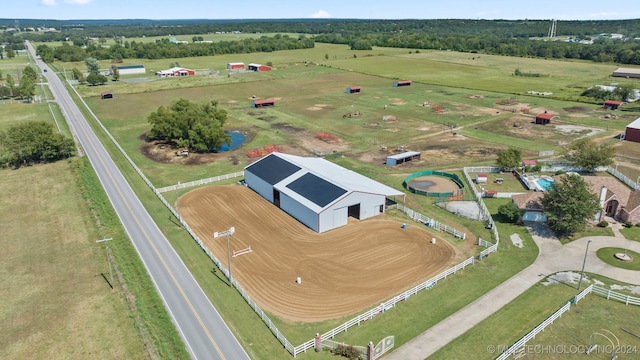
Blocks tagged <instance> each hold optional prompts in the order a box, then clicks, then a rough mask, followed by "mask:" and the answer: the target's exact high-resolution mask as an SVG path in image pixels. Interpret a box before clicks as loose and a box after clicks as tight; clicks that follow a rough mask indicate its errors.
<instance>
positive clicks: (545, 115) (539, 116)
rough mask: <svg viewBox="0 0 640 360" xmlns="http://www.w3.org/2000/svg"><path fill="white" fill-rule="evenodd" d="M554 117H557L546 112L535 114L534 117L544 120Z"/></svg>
mask: <svg viewBox="0 0 640 360" xmlns="http://www.w3.org/2000/svg"><path fill="white" fill-rule="evenodd" d="M555 117H558V115H553V114H546V113H545V114H538V115H536V119H545V120H551V119H553V118H555Z"/></svg>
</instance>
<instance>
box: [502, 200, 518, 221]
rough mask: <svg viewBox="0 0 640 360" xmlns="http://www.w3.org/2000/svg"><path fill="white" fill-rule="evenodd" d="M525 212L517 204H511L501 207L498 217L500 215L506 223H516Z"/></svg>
mask: <svg viewBox="0 0 640 360" xmlns="http://www.w3.org/2000/svg"><path fill="white" fill-rule="evenodd" d="M522 213H523V211H522V210H520V208H519V207H518V205H516V203H514V202H513V201H512V202H509V203H508V204H504V205H500V207H499V208H498V215H500V216H501V217H502V218H503V219H504V220H505V221H506V222H510V223H516V222H518V220H520V217H522Z"/></svg>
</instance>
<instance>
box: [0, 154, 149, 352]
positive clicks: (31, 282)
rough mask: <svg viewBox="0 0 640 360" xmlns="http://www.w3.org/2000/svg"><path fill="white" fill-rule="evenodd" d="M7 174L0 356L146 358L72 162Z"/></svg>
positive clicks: (1, 184)
mask: <svg viewBox="0 0 640 360" xmlns="http://www.w3.org/2000/svg"><path fill="white" fill-rule="evenodd" d="M1 174H2V175H1V176H0V179H1V180H0V192H1V193H2V194H5V195H4V196H2V197H0V204H1V206H0V213H1V215H0V216H1V217H2V219H3V224H4V225H3V232H2V236H0V245H1V246H2V249H3V260H2V262H1V263H0V273H1V274H2V276H0V288H2V289H3V293H4V296H2V297H0V322H1V323H2V324H3V326H2V336H1V337H0V357H2V358H3V359H46V358H50V359H63V358H64V359H86V358H94V359H117V358H128V359H144V358H146V355H145V352H144V349H143V348H142V345H141V343H140V338H139V336H138V335H137V331H136V329H135V326H134V323H133V321H132V320H131V319H130V318H129V315H128V312H127V310H126V304H125V303H124V301H123V298H122V297H121V294H120V293H118V292H114V291H112V290H111V289H110V287H109V286H108V284H107V282H106V281H105V278H103V276H102V274H106V276H107V277H108V276H109V269H108V267H107V263H106V258H105V250H104V248H103V247H102V246H100V245H98V244H96V243H95V240H96V239H98V238H99V237H100V235H99V233H98V231H97V229H96V227H95V225H94V224H93V222H92V219H91V216H90V209H89V208H88V206H87V204H86V202H85V201H84V199H83V197H82V194H81V193H80V191H79V189H78V187H77V186H76V184H77V183H76V179H75V178H74V175H73V172H72V171H71V169H70V165H69V163H68V162H65V161H61V162H58V163H55V164H50V165H38V166H30V167H25V168H21V169H19V170H3V171H1ZM9 194H10V195H9ZM60 214H64V216H60Z"/></svg>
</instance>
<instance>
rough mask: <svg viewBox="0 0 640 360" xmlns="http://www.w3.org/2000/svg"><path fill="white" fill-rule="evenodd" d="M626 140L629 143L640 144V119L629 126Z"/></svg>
mask: <svg viewBox="0 0 640 360" xmlns="http://www.w3.org/2000/svg"><path fill="white" fill-rule="evenodd" d="M624 139H625V140H627V141H633V142H640V118H637V119H635V120H634V121H632V122H631V124H629V125H627V128H626V129H625V131H624Z"/></svg>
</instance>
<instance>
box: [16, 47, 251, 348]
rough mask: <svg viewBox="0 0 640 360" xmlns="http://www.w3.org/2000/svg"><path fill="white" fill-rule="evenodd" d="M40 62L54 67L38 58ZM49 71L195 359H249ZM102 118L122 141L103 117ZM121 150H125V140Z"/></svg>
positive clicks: (65, 110)
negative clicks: (123, 147)
mask: <svg viewBox="0 0 640 360" xmlns="http://www.w3.org/2000/svg"><path fill="white" fill-rule="evenodd" d="M26 45H27V48H28V49H29V51H30V52H31V53H32V54H33V56H34V58H35V50H34V48H33V46H32V45H31V44H30V43H29V42H26ZM36 65H37V66H39V67H40V68H42V69H49V68H48V66H47V65H46V64H45V63H43V62H42V60H39V59H37V58H36ZM45 76H46V77H47V79H48V81H49V87H50V88H51V92H52V93H53V94H54V97H55V98H56V101H57V102H58V104H59V105H60V108H61V110H62V113H63V114H64V115H65V118H66V120H67V122H68V123H69V127H70V128H71V130H72V132H73V133H74V136H75V137H76V139H77V141H78V142H79V143H80V144H81V147H82V148H83V150H84V153H85V154H86V156H87V158H88V159H89V161H90V162H91V165H92V167H93V168H94V170H95V172H96V175H97V176H98V178H99V179H100V183H101V185H102V187H103V188H104V191H105V193H106V195H107V197H108V198H109V201H110V202H111V205H112V206H113V209H114V211H115V212H116V214H117V215H118V218H119V220H120V222H121V223H122V226H123V227H124V229H125V231H126V233H127V236H128V237H129V240H130V241H131V242H132V244H133V246H134V247H135V249H136V251H137V253H138V255H139V257H140V259H141V261H142V263H143V264H144V266H145V268H146V270H147V272H148V273H149V275H150V277H151V280H152V282H153V284H154V286H155V288H156V290H157V292H158V294H159V296H160V298H161V299H162V301H163V303H164V305H165V308H166V310H167V312H168V314H169V316H170V317H171V319H172V320H173V323H174V325H175V326H176V328H177V330H178V333H179V334H180V335H181V337H182V339H183V341H184V344H185V346H186V349H187V351H188V352H189V354H190V356H191V357H192V358H194V359H249V356H248V355H247V353H246V352H245V351H244V349H243V348H242V347H241V346H240V344H239V343H238V341H237V339H236V338H235V337H234V336H233V334H232V333H231V331H230V329H229V328H228V327H227V325H226V324H225V323H224V321H223V320H222V318H221V317H220V315H219V314H218V312H217V310H216V309H215V307H213V305H212V304H211V302H210V301H209V299H208V298H207V297H206V295H205V294H204V291H202V289H201V288H200V286H199V285H198V283H197V282H196V280H195V279H194V278H193V276H192V275H191V273H190V272H189V270H188V269H187V267H186V265H185V264H184V263H183V262H182V259H180V257H179V256H178V254H177V253H176V251H175V250H174V249H173V247H172V246H171V244H170V243H169V241H168V240H167V238H166V237H165V236H164V234H163V233H162V231H160V229H159V227H158V226H157V225H156V223H155V222H154V220H153V218H152V217H151V215H150V214H149V213H148V212H147V210H146V209H145V207H144V205H143V204H142V202H141V201H140V199H139V198H138V196H137V194H136V193H135V192H134V191H133V189H132V188H131V186H130V185H129V183H128V182H127V180H126V179H125V177H124V176H123V174H122V172H120V169H119V168H118V166H117V165H116V164H115V162H114V161H113V159H112V158H111V156H110V155H109V153H108V152H107V150H106V148H105V147H104V146H103V144H102V143H101V142H100V140H99V138H98V137H97V135H96V134H95V133H94V131H93V129H92V128H91V126H90V125H89V123H88V122H87V120H86V119H85V118H84V115H83V114H82V112H81V111H80V109H79V108H78V106H77V105H76V104H75V102H74V100H73V99H72V97H71V95H70V94H69V92H68V90H67V88H65V86H64V85H63V83H62V82H61V81H60V79H59V78H58V77H57V76H56V75H55V74H54V73H53V72H52V71H47V72H46V73H45ZM78 98H79V100H80V101H82V98H81V97H78ZM84 105H85V107H86V108H87V110H88V111H90V110H89V108H88V107H87V106H86V104H84ZM96 121H97V122H98V124H99V125H100V126H101V128H102V129H103V130H105V133H106V134H108V135H109V137H110V139H111V140H112V141H114V143H115V144H116V145H117V143H116V142H115V139H113V137H112V136H111V135H110V134H109V133H108V132H106V129H105V128H104V126H103V125H102V124H101V123H100V122H99V120H98V119H97V118H96ZM118 149H120V151H122V149H121V148H120V146H119V145H118ZM125 155H126V154H125Z"/></svg>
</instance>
